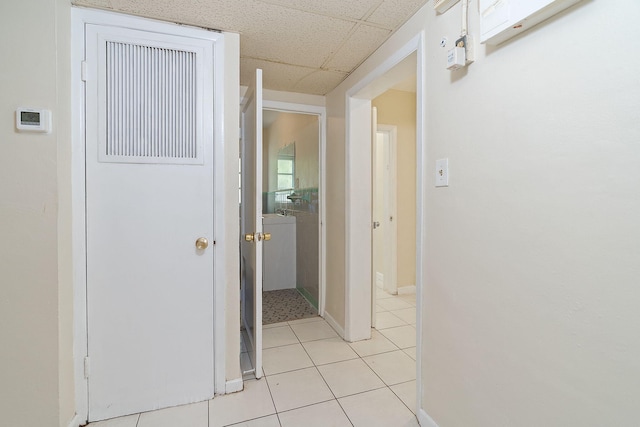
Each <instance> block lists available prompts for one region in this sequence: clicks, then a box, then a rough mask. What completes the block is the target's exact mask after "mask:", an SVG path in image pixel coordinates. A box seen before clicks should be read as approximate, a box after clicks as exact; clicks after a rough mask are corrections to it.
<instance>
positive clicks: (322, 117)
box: [262, 99, 327, 317]
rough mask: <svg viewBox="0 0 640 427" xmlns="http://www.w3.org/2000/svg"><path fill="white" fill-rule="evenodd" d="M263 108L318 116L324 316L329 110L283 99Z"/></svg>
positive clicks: (320, 297) (322, 306)
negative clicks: (326, 166)
mask: <svg viewBox="0 0 640 427" xmlns="http://www.w3.org/2000/svg"><path fill="white" fill-rule="evenodd" d="M262 108H263V109H264V110H275V111H281V112H284V113H298V114H311V115H315V116H318V126H319V132H320V135H319V141H320V144H319V145H320V153H319V160H320V164H319V165H318V166H319V167H318V171H319V173H320V176H319V186H318V187H319V188H318V197H319V198H320V204H319V205H320V224H319V225H320V236H319V239H318V240H319V245H320V248H319V254H320V263H319V267H320V268H319V274H320V282H319V283H320V289H319V290H318V315H320V316H321V317H324V309H325V296H326V285H327V283H326V280H327V279H326V277H327V275H326V255H327V252H326V244H325V242H326V237H327V230H326V226H325V224H326V223H327V221H326V213H327V209H326V206H325V204H326V203H325V200H326V198H325V188H326V174H325V170H326V168H325V165H326V152H327V150H326V145H327V137H326V123H327V110H326V108H325V107H319V106H315V105H306V104H296V103H291V102H282V101H269V100H267V99H264V100H263V101H262Z"/></svg>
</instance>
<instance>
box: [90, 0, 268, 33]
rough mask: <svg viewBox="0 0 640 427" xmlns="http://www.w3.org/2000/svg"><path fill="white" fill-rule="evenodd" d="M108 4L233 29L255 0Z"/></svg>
mask: <svg viewBox="0 0 640 427" xmlns="http://www.w3.org/2000/svg"><path fill="white" fill-rule="evenodd" d="M83 1H87V0H83ZM88 1H94V0H88ZM111 4H112V6H113V9H115V10H119V11H122V12H126V13H131V14H135V15H141V16H147V17H150V18H156V19H163V20H167V21H172V22H180V23H182V24H190V25H196V26H200V27H204V28H211V29H216V30H225V31H234V32H237V31H238V28H237V26H238V25H237V23H238V21H239V20H241V19H242V18H243V17H244V16H245V15H246V11H248V10H251V9H252V8H253V6H254V5H255V4H257V1H256V0H217V1H209V0H111ZM245 21H246V20H245Z"/></svg>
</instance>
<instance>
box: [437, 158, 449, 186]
mask: <svg viewBox="0 0 640 427" xmlns="http://www.w3.org/2000/svg"><path fill="white" fill-rule="evenodd" d="M448 186H449V159H440V160H436V187H448Z"/></svg>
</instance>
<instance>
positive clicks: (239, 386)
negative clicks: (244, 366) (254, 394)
mask: <svg viewBox="0 0 640 427" xmlns="http://www.w3.org/2000/svg"><path fill="white" fill-rule="evenodd" d="M243 389H244V382H243V381H242V378H236V379H235V380H229V381H227V383H226V385H225V388H224V392H225V393H226V394H229V393H235V392H238V391H242V390H243Z"/></svg>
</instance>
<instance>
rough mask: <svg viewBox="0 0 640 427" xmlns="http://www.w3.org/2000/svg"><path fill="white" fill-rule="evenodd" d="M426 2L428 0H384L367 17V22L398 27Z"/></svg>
mask: <svg viewBox="0 0 640 427" xmlns="http://www.w3.org/2000/svg"><path fill="white" fill-rule="evenodd" d="M426 3H427V0H384V3H382V4H381V5H380V7H378V8H377V9H376V10H375V12H373V13H372V14H371V16H370V17H369V18H367V22H373V23H376V24H381V25H384V26H385V27H388V28H393V29H396V28H398V27H400V26H401V25H402V24H403V23H404V22H406V21H407V19H409V18H410V17H411V16H413V14H414V13H416V12H417V11H418V9H420V8H421V7H422V6H423V5H424V4H426Z"/></svg>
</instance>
